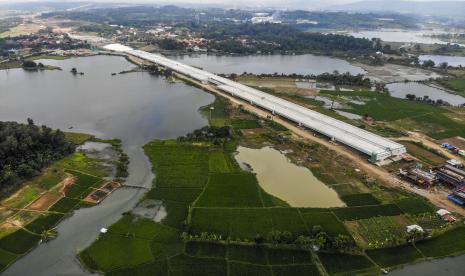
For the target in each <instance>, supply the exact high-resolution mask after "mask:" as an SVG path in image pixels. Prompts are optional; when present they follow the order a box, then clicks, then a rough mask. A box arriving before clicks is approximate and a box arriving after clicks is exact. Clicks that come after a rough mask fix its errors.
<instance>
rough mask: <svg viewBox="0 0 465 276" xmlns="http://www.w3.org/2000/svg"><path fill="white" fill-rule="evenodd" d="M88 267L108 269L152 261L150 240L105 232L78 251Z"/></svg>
mask: <svg viewBox="0 0 465 276" xmlns="http://www.w3.org/2000/svg"><path fill="white" fill-rule="evenodd" d="M80 257H81V260H82V261H83V262H84V263H85V264H86V265H87V266H88V267H90V268H92V269H95V270H99V271H110V270H113V269H116V268H124V267H132V266H136V265H140V264H144V263H149V262H151V261H153V257H152V251H151V248H150V240H146V239H141V238H137V237H133V236H131V235H128V236H123V235H119V234H111V233H107V234H105V235H102V236H100V237H99V239H98V240H97V241H96V242H94V243H93V244H92V245H91V246H90V247H88V248H87V249H86V250H84V251H83V252H81V253H80Z"/></svg>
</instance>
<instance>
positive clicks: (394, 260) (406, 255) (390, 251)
mask: <svg viewBox="0 0 465 276" xmlns="http://www.w3.org/2000/svg"><path fill="white" fill-rule="evenodd" d="M366 254H367V255H368V256H369V257H370V258H371V259H372V260H373V261H374V262H375V263H377V264H378V265H379V266H380V267H395V266H399V265H403V264H407V263H412V262H415V261H417V260H419V259H422V258H423V255H422V254H421V253H420V252H419V251H418V250H417V249H416V248H415V247H414V246H412V245H411V244H406V245H401V246H396V247H389V248H381V249H374V250H367V251H366Z"/></svg>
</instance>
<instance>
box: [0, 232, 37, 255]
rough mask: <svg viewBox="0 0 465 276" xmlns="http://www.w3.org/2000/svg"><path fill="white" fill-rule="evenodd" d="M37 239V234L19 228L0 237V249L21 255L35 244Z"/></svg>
mask: <svg viewBox="0 0 465 276" xmlns="http://www.w3.org/2000/svg"><path fill="white" fill-rule="evenodd" d="M39 240H40V236H39V235H36V234H32V233H30V232H28V231H26V230H24V229H19V230H16V231H15V232H14V233H12V234H10V235H8V236H6V237H3V238H1V239H0V249H3V250H6V251H9V252H12V253H14V254H18V255H21V254H24V253H26V252H28V251H29V250H30V249H32V248H33V247H34V246H36V245H37V243H38V242H39Z"/></svg>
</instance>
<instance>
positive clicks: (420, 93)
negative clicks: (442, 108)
mask: <svg viewBox="0 0 465 276" xmlns="http://www.w3.org/2000/svg"><path fill="white" fill-rule="evenodd" d="M386 87H387V88H388V89H389V93H391V96H393V97H396V98H401V99H405V96H406V95H407V94H414V95H415V96H417V97H425V96H428V97H429V98H430V99H432V100H439V99H441V100H443V101H446V102H448V103H450V104H451V105H462V104H465V98H464V97H462V96H458V95H453V94H450V93H447V92H445V91H443V90H440V89H437V88H434V87H429V86H427V85H424V84H421V83H416V82H409V83H403V82H402V83H391V84H388V85H387V86H386Z"/></svg>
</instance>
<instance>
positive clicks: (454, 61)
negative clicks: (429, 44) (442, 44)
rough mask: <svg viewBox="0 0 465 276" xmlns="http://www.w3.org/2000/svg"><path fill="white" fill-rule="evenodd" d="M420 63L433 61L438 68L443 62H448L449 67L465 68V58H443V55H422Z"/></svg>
mask: <svg viewBox="0 0 465 276" xmlns="http://www.w3.org/2000/svg"><path fill="white" fill-rule="evenodd" d="M418 58H419V59H420V62H424V61H426V60H432V61H434V63H435V64H436V66H438V65H439V64H441V63H443V62H447V64H449V66H453V67H459V66H465V57H457V56H441V55H421V56H419V57H418Z"/></svg>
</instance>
